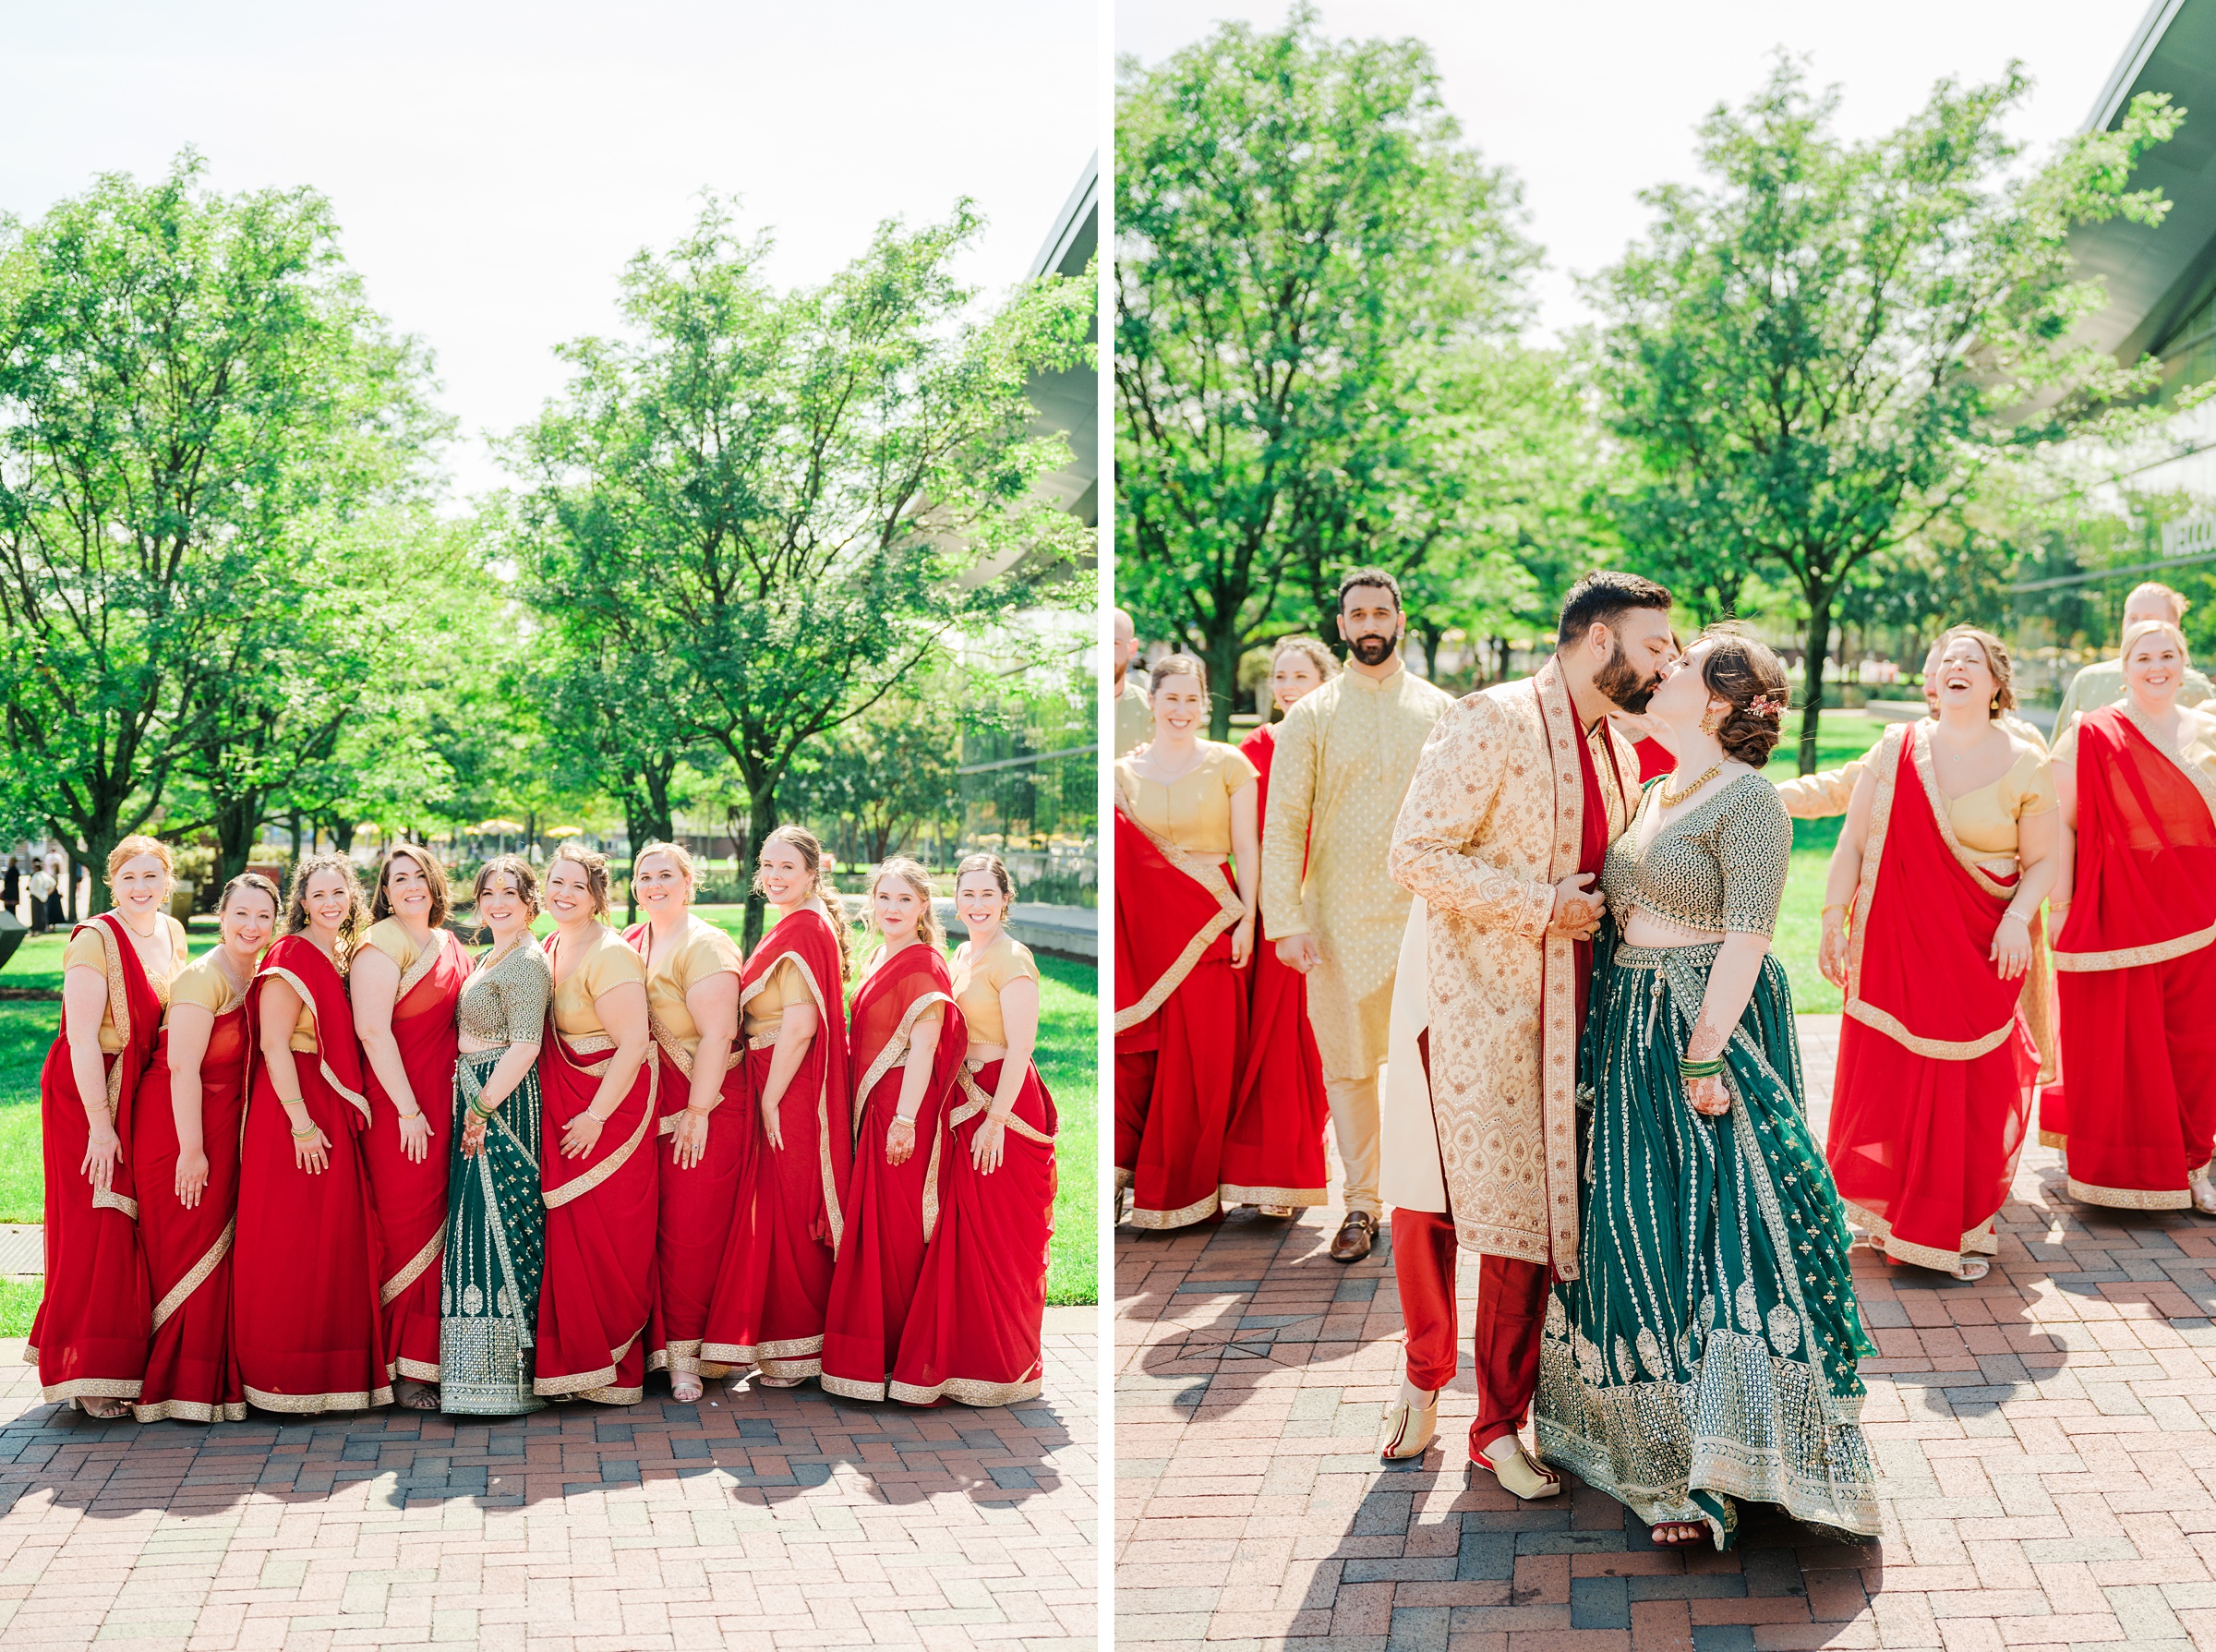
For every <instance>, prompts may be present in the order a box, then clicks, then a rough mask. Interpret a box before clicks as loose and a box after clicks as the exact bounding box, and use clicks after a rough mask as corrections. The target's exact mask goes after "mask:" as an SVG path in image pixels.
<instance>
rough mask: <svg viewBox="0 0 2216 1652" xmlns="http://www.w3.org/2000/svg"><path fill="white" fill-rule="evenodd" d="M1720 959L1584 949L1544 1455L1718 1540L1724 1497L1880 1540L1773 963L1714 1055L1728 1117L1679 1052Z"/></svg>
mask: <svg viewBox="0 0 2216 1652" xmlns="http://www.w3.org/2000/svg"><path fill="white" fill-rule="evenodd" d="M1716 952H1717V947H1716V946H1714V945H1710V946H1706V947H1668V948H1656V947H1625V946H1620V945H1610V944H1609V943H1608V942H1607V941H1606V940H1604V941H1603V942H1602V943H1601V944H1600V945H1598V946H1597V947H1596V958H1595V960H1594V962H1595V980H1594V992H1593V999H1592V1010H1591V1013H1590V1015H1589V1017H1588V1019H1587V1021H1586V1027H1585V1034H1584V1047H1583V1048H1582V1050H1581V1051H1580V1056H1579V1073H1580V1082H1579V1098H1580V1105H1581V1108H1584V1107H1586V1106H1587V1105H1588V1103H1589V1108H1590V1111H1589V1114H1588V1115H1587V1116H1586V1117H1585V1118H1584V1119H1583V1120H1581V1127H1580V1131H1579V1135H1580V1138H1581V1141H1580V1149H1581V1152H1582V1153H1583V1156H1584V1206H1585V1210H1584V1224H1583V1237H1582V1239H1581V1242H1580V1248H1579V1277H1578V1278H1576V1279H1574V1280H1558V1281H1556V1282H1555V1284H1554V1286H1553V1288H1552V1290H1551V1292H1550V1294H1549V1296H1548V1304H1547V1322H1546V1331H1545V1334H1544V1337H1543V1340H1542V1342H1541V1345H1540V1356H1539V1389H1538V1396H1537V1404H1536V1407H1535V1412H1536V1425H1537V1434H1538V1444H1539V1454H1540V1456H1542V1457H1543V1458H1545V1459H1546V1460H1547V1461H1548V1462H1550V1463H1553V1464H1556V1465H1559V1466H1560V1467H1563V1468H1567V1469H1569V1470H1571V1471H1572V1472H1573V1473H1574V1474H1576V1475H1577V1476H1578V1477H1580V1478H1582V1479H1584V1481H1585V1483H1586V1484H1588V1485H1591V1486H1595V1487H1597V1488H1599V1489H1601V1490H1604V1491H1606V1492H1608V1494H1609V1495H1611V1496H1613V1497H1615V1498H1617V1499H1618V1500H1620V1501H1622V1502H1624V1503H1625V1504H1627V1505H1628V1506H1630V1507H1631V1508H1632V1510H1633V1511H1635V1512H1636V1513H1637V1514H1638V1515H1639V1517H1640V1518H1641V1519H1642V1520H1644V1521H1646V1522H1648V1523H1649V1524H1654V1525H1659V1524H1662V1523H1663V1522H1667V1521H1683V1522H1697V1523H1699V1524H1702V1525H1706V1526H1707V1527H1708V1528H1709V1531H1710V1534H1711V1537H1713V1539H1714V1541H1715V1543H1716V1547H1717V1548H1719V1549H1722V1548H1726V1547H1728V1545H1729V1543H1730V1542H1731V1539H1732V1537H1733V1536H1734V1535H1735V1533H1736V1531H1737V1529H1738V1520H1739V1516H1738V1510H1737V1507H1736V1501H1739V1500H1746V1501H1756V1502H1767V1503H1775V1504H1776V1505H1778V1506H1779V1507H1781V1508H1783V1509H1785V1510H1786V1511H1787V1512H1788V1513H1790V1514H1792V1515H1794V1516H1795V1517H1796V1518H1798V1519H1801V1520H1806V1521H1812V1522H1814V1523H1816V1524H1818V1525H1830V1526H1836V1527H1838V1528H1840V1529H1841V1530H1844V1531H1848V1532H1852V1533H1856V1534H1861V1535H1871V1534H1874V1533H1875V1532H1876V1531H1877V1530H1878V1526H1879V1520H1878V1509H1877V1486H1876V1482H1877V1475H1876V1469H1875V1466H1874V1465H1873V1463H1872V1460H1871V1457H1870V1451H1869V1447H1868V1445H1867V1443H1866V1442H1865V1441H1864V1440H1863V1438H1862V1430H1861V1422H1860V1420H1859V1419H1860V1416H1861V1400H1862V1383H1861V1377H1860V1376H1859V1375H1857V1374H1856V1370H1855V1362H1856V1360H1857V1359H1858V1358H1860V1357H1862V1356H1864V1355H1869V1354H1874V1353H1875V1352H1876V1351H1877V1350H1876V1348H1875V1346H1874V1345H1873V1344H1872V1343H1871V1342H1870V1340H1869V1338H1868V1336H1867V1335H1866V1334H1865V1333H1864V1332H1863V1329H1862V1323H1861V1313H1860V1310H1859V1309H1858V1308H1857V1306H1856V1303H1855V1297H1854V1283H1853V1279H1852V1277H1851V1275H1850V1274H1849V1267H1848V1259H1847V1248H1848V1244H1849V1235H1848V1232H1847V1224H1846V1219H1845V1212H1844V1211H1843V1210H1842V1208H1841V1206H1840V1204H1839V1199H1838V1193H1837V1189H1836V1188H1834V1187H1833V1185H1832V1180H1831V1172H1830V1170H1829V1168H1828V1167H1827V1166H1826V1165H1825V1162H1824V1155H1823V1152H1822V1151H1821V1149H1820V1148H1819V1147H1818V1145H1817V1143H1816V1141H1815V1140H1814V1138H1813V1137H1812V1136H1811V1135H1810V1134H1809V1128H1808V1121H1807V1116H1806V1108H1805V1105H1804V1103H1803V1102H1802V1099H1801V1098H1802V1091H1801V1083H1800V1048H1799V1044H1798V1042H1797V1040H1796V1038H1795V1035H1794V1030H1793V1007H1792V996H1791V994H1790V991H1789V990H1788V987H1787V984H1786V978H1785V971H1784V969H1783V968H1782V967H1781V966H1780V965H1779V964H1778V962H1777V960H1776V958H1774V957H1773V958H1768V959H1764V961H1763V966H1762V973H1761V976H1760V978H1759V979H1758V980H1757V981H1756V983H1755V986H1754V991H1753V994H1752V997H1751V998H1750V1000H1749V1002H1748V1005H1747V1008H1746V1012H1745V1014H1744V1015H1742V1016H1741V1017H1740V1023H1739V1026H1738V1027H1737V1028H1736V1029H1735V1030H1734V1031H1733V1033H1732V1035H1731V1040H1730V1043H1729V1044H1728V1047H1727V1049H1726V1051H1725V1061H1726V1064H1727V1068H1726V1086H1727V1088H1728V1090H1729V1091H1730V1092H1731V1096H1732V1106H1731V1111H1730V1112H1729V1113H1728V1114H1726V1115H1723V1116H1721V1117H1718V1118H1705V1117H1703V1116H1702V1115H1699V1114H1697V1113H1695V1112H1694V1111H1693V1110H1692V1107H1691V1105H1690V1104H1688V1103H1687V1102H1686V1100H1685V1093H1684V1085H1683V1083H1682V1081H1681V1079H1680V1077H1679V1074H1678V1060H1679V1057H1680V1055H1681V1054H1682V1052H1683V1050H1684V1047H1685V1041H1686V1039H1687V1037H1688V1036H1689V1035H1690V1033H1691V1031H1692V1024H1693V1021H1694V1019H1696V1018H1697V1017H1698V1015H1699V1013H1700V1007H1701V999H1702V996H1703V995H1704V993H1705V992H1706V990H1707V984H1708V971H1709V970H1710V968H1711V967H1712V966H1713V965H1714V963H1715V961H1716Z"/></svg>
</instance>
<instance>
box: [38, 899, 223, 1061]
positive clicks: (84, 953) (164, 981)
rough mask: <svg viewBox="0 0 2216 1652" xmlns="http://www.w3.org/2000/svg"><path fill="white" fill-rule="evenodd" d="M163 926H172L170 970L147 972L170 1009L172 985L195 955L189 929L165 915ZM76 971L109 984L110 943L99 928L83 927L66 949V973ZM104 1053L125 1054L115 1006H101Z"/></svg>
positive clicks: (64, 949) (164, 1005)
mask: <svg viewBox="0 0 2216 1652" xmlns="http://www.w3.org/2000/svg"><path fill="white" fill-rule="evenodd" d="M162 922H163V923H165V924H167V925H168V926H169V939H170V960H169V968H168V969H166V970H162V971H154V970H149V971H147V972H146V978H147V980H148V981H149V982H150V983H152V985H153V989H154V996H155V998H156V999H158V1000H159V1001H160V1003H161V1005H162V1007H163V1008H164V1009H167V1008H168V1007H169V989H170V985H171V983H173V982H175V980H176V978H177V974H178V972H179V971H182V970H183V969H184V968H185V965H186V961H187V959H189V958H190V957H191V956H192V954H191V952H190V951H189V949H187V947H186V945H185V926H184V925H183V924H182V923H179V922H177V921H176V920H175V918H173V917H171V916H170V915H169V914H168V913H167V912H164V913H163V914H162ZM127 927H128V926H127V925H126V928H127ZM122 945H125V946H128V945H130V943H129V942H127V941H126V942H124V943H122ZM145 961H146V959H145V956H144V955H143V954H141V955H140V957H139V962H140V963H141V964H143V963H144V962H145ZM72 970H90V971H92V972H93V973H94V974H95V975H98V976H99V977H100V978H101V980H102V981H105V980H107V978H108V948H107V945H106V943H105V942H103V941H102V939H101V938H100V929H99V927H98V926H97V925H94V924H90V923H84V924H79V925H78V928H77V930H76V932H75V933H74V934H72V935H70V937H69V944H68V945H67V946H66V947H63V948H62V973H63V974H64V975H67V974H68V972H69V971H72ZM100 1053H101V1054H102V1055H122V1054H123V1034H122V1033H120V1032H118V1031H116V1030H115V1007H114V1004H113V1003H105V1002H103V1003H102V1006H101V1011H100Z"/></svg>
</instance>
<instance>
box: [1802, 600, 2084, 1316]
mask: <svg viewBox="0 0 2216 1652" xmlns="http://www.w3.org/2000/svg"><path fill="white" fill-rule="evenodd" d="M2012 676H2013V673H2012V670H2011V667H2010V662H2009V658H2008V651H2007V649H2006V648H2005V647H2004V646H2003V645H2002V644H2001V642H2000V640H1999V639H1998V638H1997V637H1994V636H1993V635H1991V634H1990V633H1986V632H1982V631H1978V630H1975V629H1973V628H1971V627H1969V626H1957V627H1956V628H1955V629H1954V630H1952V631H1950V632H1949V633H1947V634H1946V636H1945V637H1944V638H1943V639H1941V647H1940V651H1939V656H1938V659H1937V662H1936V665H1935V667H1934V669H1933V671H1932V672H1931V678H1932V681H1933V683H1934V684H1935V685H1936V689H1937V693H1938V716H1937V718H1936V720H1927V721H1920V722H1917V723H1914V724H1901V723H1897V724H1895V725H1894V726H1893V727H1892V728H1890V729H1888V730H1886V731H1885V738H1884V740H1882V741H1881V742H1879V743H1878V747H1877V750H1876V751H1875V753H1874V754H1873V755H1872V757H1871V759H1870V761H1869V763H1868V765H1867V766H1866V767H1865V769H1864V771H1863V773H1862V776H1861V778H1860V779H1859V780H1858V781H1857V782H1856V784H1855V789H1854V796H1853V799H1852V801H1851V802H1849V806H1848V811H1847V820H1846V824H1845V826H1843V828H1842V829H1841V831H1840V834H1839V841H1838V847H1837V850H1835V851H1834V853H1833V855H1832V861H1831V874H1830V881H1829V884H1828V886H1827V888H1826V890H1825V901H1826V902H1827V904H1826V905H1825V909H1824V914H1823V918H1824V938H1823V943H1822V946H1821V948H1820V950H1819V953H1818V960H1817V961H1818V963H1819V965H1820V967H1821V968H1822V969H1823V971H1824V973H1825V978H1826V979H1828V980H1830V981H1831V982H1832V983H1834V984H1835V985H1837V986H1839V987H1841V988H1843V989H1844V991H1845V993H1846V997H1847V1007H1846V1018H1845V1019H1844V1021H1843V1022H1842V1024H1841V1032H1840V1037H1839V1066H1838V1077H1837V1082H1836V1083H1835V1084H1834V1086H1833V1090H1832V1108H1831V1127H1830V1139H1829V1140H1828V1142H1827V1143H1826V1145H1825V1157H1826V1159H1827V1160H1828V1161H1829V1162H1830V1164H1831V1171H1832V1176H1833V1177H1834V1179H1835V1180H1836V1181H1837V1184H1838V1189H1839V1197H1840V1199H1841V1200H1844V1201H1845V1202H1846V1205H1847V1207H1848V1212H1849V1221H1850V1222H1851V1223H1852V1224H1854V1225H1855V1226H1857V1227H1859V1228H1861V1229H1862V1230H1863V1231H1864V1232H1865V1233H1866V1234H1868V1235H1869V1236H1870V1243H1871V1246H1872V1248H1874V1249H1879V1250H1882V1251H1884V1253H1885V1255H1886V1256H1887V1257H1888V1258H1889V1259H1890V1260H1894V1261H1897V1262H1911V1263H1914V1264H1916V1265H1917V1266H1919V1267H1925V1268H1934V1269H1938V1270H1940V1271H1942V1272H1949V1273H1953V1274H1955V1275H1956V1276H1957V1278H1962V1279H1979V1278H1982V1277H1983V1276H1984V1274H1985V1272H1987V1270H1988V1268H1989V1267H1990V1266H1991V1264H1990V1262H1989V1261H1988V1260H1987V1259H1988V1258H1989V1257H1991V1256H1992V1255H1993V1253H1994V1251H1995V1250H1996V1249H1997V1248H1999V1241H1998V1238H1997V1236H1995V1234H1994V1231H1993V1218H1994V1217H1995V1216H1996V1215H1997V1214H1998V1213H1999V1212H2000V1209H2001V1206H2002V1204H2003V1203H2005V1201H2006V1200H2007V1197H2008V1188H2009V1184H2010V1183H2011V1182H2012V1181H2013V1180H2014V1179H2015V1176H2016V1164H2017V1155H2018V1154H2019V1153H2020V1152H2021V1151H2022V1148H2023V1142H2024V1137H2025V1135H2026V1133H2027V1131H2028V1130H2029V1127H2030V1119H2031V1106H2032V1101H2033V1097H2034V1094H2035V1091H2036V1089H2037V1086H2038V1081H2039V1073H2040V1065H2041V1064H2040V1051H2039V1043H2038V1038H2037V1035H2036V1031H2035V1027H2034V1022H2033V1018H2032V1016H2031V1015H2030V1014H2029V1009H2030V1008H2031V1002H2032V1001H2031V999H2030V995H2029V993H2028V992H2027V990H2026V988H2027V983H2035V982H2036V979H2037V978H2036V977H2033V976H2032V975H2031V974H2030V973H2029V971H2030V969H2031V964H2032V960H2033V959H2034V958H2035V957H2036V956H2037V954H2038V948H2039V946H2040V941H2039V939H2038V923H2039V908H2040V903H2041V901H2043V900H2044V899H2045V898H2046V895H2047V891H2048V889H2049V888H2050V887H2051V886H2053V881H2054V878H2055V874H2056V873H2057V870H2058V869H2059V865H2060V847H2061V832H2060V829H2059V818H2060V817H2059V816H2058V815H2057V814H2055V812H2054V809H2053V795H2054V794H2053V781H2052V779H2051V778H2050V777H2049V774H2048V771H2047V765H2046V759H2045V755H2044V754H2043V753H2041V751H2039V749H2038V748H2037V747H2035V746H2034V745H2032V744H2031V743H2030V742H2028V741H2024V740H2021V739H2018V738H2017V736H2015V735H2013V734H2011V733H2010V732H2009V731H2008V730H2007V729H2006V728H2005V726H2004V725H2003V724H2002V722H2001V720H2000V719H2001V717H2002V716H2003V714H2004V713H2005V712H2007V711H2008V710H2010V709H2011V708H2012V707H2013V706H2014V705H2015V704H2016V696H2015V690H2014V687H2013V682H2012ZM1850 935H1851V938H1849V936H1850ZM2040 1007H2042V1008H2043V1000H2042V1001H2041V1003H2040Z"/></svg>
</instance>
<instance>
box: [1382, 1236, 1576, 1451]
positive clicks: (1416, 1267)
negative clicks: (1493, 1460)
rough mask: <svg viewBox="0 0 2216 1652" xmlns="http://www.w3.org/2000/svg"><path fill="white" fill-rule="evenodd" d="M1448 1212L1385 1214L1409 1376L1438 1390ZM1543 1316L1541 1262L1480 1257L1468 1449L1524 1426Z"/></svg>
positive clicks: (1446, 1363) (1449, 1247)
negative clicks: (1405, 1336)
mask: <svg viewBox="0 0 2216 1652" xmlns="http://www.w3.org/2000/svg"><path fill="white" fill-rule="evenodd" d="M1454 1250H1455V1246H1454V1219H1453V1218H1452V1217H1451V1216H1445V1215H1441V1214H1439V1212H1434V1211H1402V1210H1396V1211H1394V1212H1393V1213H1392V1277H1393V1282H1394V1283H1395V1284H1397V1285H1398V1286H1399V1287H1400V1293H1401V1318H1402V1320H1403V1321H1404V1322H1405V1324H1406V1325H1407V1328H1408V1381H1410V1382H1411V1383H1412V1384H1414V1385H1415V1387H1417V1388H1428V1389H1440V1388H1444V1387H1446V1385H1447V1384H1448V1383H1450V1382H1451V1381H1453V1380H1454V1364H1455V1350H1454V1344H1455V1340H1456V1329H1455V1324H1454ZM1546 1315H1547V1269H1546V1267H1545V1265H1544V1264H1542V1263H1539V1262H1523V1261H1517V1260H1515V1259H1514V1258H1512V1257H1505V1256H1487V1257H1480V1258H1479V1259H1478V1263H1477V1325H1476V1330H1475V1333H1474V1334H1473V1335H1472V1337H1471V1339H1470V1341H1471V1345H1472V1346H1471V1352H1472V1354H1473V1355H1474V1356H1475V1360H1476V1365H1477V1420H1476V1421H1475V1422H1474V1423H1472V1424H1471V1425H1470V1449H1471V1450H1472V1451H1474V1452H1482V1451H1484V1450H1485V1448H1486V1447H1487V1446H1488V1445H1490V1444H1492V1442H1493V1441H1496V1440H1499V1439H1500V1438H1501V1437H1502V1436H1503V1435H1508V1434H1514V1433H1517V1432H1518V1431H1520V1430H1521V1429H1523V1419H1524V1417H1525V1416H1526V1415H1527V1414H1528V1413H1529V1412H1530V1410H1531V1397H1532V1395H1533V1394H1535V1393H1537V1392H1538V1387H1539V1331H1540V1328H1541V1326H1542V1325H1544V1324H1545V1322H1546Z"/></svg>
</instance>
